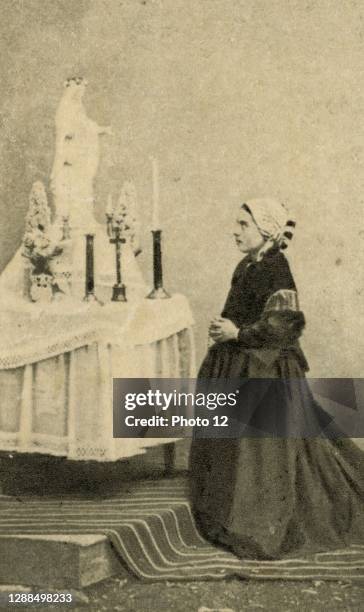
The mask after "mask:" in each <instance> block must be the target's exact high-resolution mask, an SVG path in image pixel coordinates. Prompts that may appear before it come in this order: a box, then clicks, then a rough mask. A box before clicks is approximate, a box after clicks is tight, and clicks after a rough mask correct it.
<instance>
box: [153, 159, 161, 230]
mask: <svg viewBox="0 0 364 612" xmlns="http://www.w3.org/2000/svg"><path fill="white" fill-rule="evenodd" d="M152 169H153V216H152V229H153V230H159V229H160V220H159V168H158V161H157V160H156V159H155V158H154V157H152Z"/></svg>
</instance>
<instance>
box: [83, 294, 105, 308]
mask: <svg viewBox="0 0 364 612" xmlns="http://www.w3.org/2000/svg"><path fill="white" fill-rule="evenodd" d="M82 301H83V302H90V303H93V304H98V305H99V306H103V305H104V302H101V300H99V298H97V297H96V295H95V294H94V293H87V294H86V295H85V297H84V298H83V300H82Z"/></svg>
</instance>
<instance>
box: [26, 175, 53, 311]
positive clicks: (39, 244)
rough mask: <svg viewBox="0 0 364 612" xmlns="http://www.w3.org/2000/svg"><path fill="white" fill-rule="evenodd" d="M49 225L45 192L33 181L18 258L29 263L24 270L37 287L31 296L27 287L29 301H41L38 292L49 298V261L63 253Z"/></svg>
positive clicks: (51, 290)
mask: <svg viewBox="0 0 364 612" xmlns="http://www.w3.org/2000/svg"><path fill="white" fill-rule="evenodd" d="M50 223H51V217H50V210H49V206H48V202H47V195H46V191H45V188H44V185H43V183H41V182H40V181H37V182H36V183H34V185H33V187H32V190H31V192H30V197H29V209H28V213H27V216H26V224H25V233H24V238H23V248H22V255H23V257H24V258H25V259H27V260H28V262H29V266H26V268H27V270H28V272H29V273H30V275H31V285H32V286H35V287H37V290H36V291H35V292H33V294H32V287H31V288H30V296H31V298H32V299H33V301H38V300H40V299H43V298H42V297H41V295H40V294H41V290H42V289H43V292H44V293H45V294H46V295H47V299H51V297H52V294H53V288H52V285H53V275H52V271H51V262H52V260H53V259H54V258H55V257H57V256H58V255H60V254H61V253H62V250H63V249H62V247H61V246H60V245H59V244H58V242H55V241H54V240H52V238H51V236H50ZM33 288H34V287H33ZM35 295H36V296H37V297H36V298H35Z"/></svg>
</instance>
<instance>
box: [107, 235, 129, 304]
mask: <svg viewBox="0 0 364 612" xmlns="http://www.w3.org/2000/svg"><path fill="white" fill-rule="evenodd" d="M112 233H113V235H114V237H113V238H110V242H111V244H115V258H116V283H115V285H114V286H113V288H112V297H111V300H112V301H113V302H126V301H127V299H126V288H125V285H124V284H123V282H122V278H121V245H122V244H123V243H124V242H125V238H124V237H123V236H122V228H121V226H120V225H116V226H115V227H113V226H112Z"/></svg>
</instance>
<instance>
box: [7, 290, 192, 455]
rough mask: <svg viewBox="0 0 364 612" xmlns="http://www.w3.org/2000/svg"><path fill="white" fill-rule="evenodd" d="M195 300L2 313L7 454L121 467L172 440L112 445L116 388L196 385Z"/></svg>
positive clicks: (32, 306)
mask: <svg viewBox="0 0 364 612" xmlns="http://www.w3.org/2000/svg"><path fill="white" fill-rule="evenodd" d="M192 325H193V318H192V314H191V311H190V308H189V305H188V302H187V300H186V298H185V297H184V296H182V295H174V296H172V297H171V298H170V299H163V300H149V299H144V300H139V301H136V302H134V303H131V302H128V303H108V304H107V305H104V306H99V305H97V304H81V305H80V306H78V308H77V309H76V310H75V308H74V305H73V304H67V303H64V304H63V303H51V304H49V305H47V306H44V307H43V308H41V307H40V306H39V305H38V304H37V305H35V304H26V305H25V304H24V303H22V304H20V305H18V306H17V305H16V304H15V303H14V304H13V305H12V307H8V308H7V310H2V311H1V312H0V338H1V341H2V343H1V349H0V450H1V451H9V452H13V451H16V452H20V453H43V454H49V455H54V456H61V457H66V458H68V459H74V460H96V461H115V460H117V459H122V458H124V457H130V456H133V455H136V454H140V453H144V452H145V451H146V449H147V448H148V447H150V446H154V445H157V444H163V443H171V442H172V441H173V439H172V438H166V439H160V438H150V439H148V438H141V439H139V438H137V439H125V438H123V439H114V438H113V437H112V422H113V412H112V378H113V377H121V378H163V377H168V378H176V379H177V378H184V379H186V378H193V377H194V376H195V350H194V340H193V331H192Z"/></svg>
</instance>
